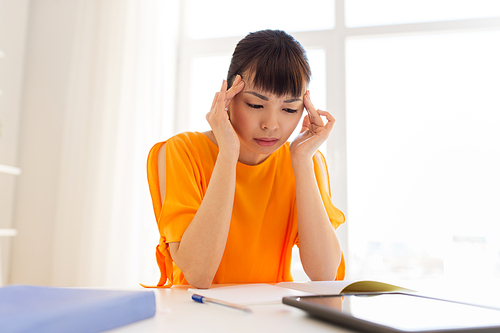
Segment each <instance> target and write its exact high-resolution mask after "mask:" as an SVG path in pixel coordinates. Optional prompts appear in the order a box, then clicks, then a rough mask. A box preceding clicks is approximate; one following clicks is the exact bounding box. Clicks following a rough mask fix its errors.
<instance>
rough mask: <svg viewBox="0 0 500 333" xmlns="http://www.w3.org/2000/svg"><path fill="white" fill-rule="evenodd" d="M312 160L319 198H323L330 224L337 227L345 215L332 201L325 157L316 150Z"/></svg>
mask: <svg viewBox="0 0 500 333" xmlns="http://www.w3.org/2000/svg"><path fill="white" fill-rule="evenodd" d="M313 161H314V175H315V176H316V182H317V183H318V188H319V191H320V193H321V198H322V199H323V204H324V206H325V209H326V213H327V214H328V218H329V219H330V222H331V223H332V226H333V227H334V228H335V229H337V228H338V227H339V226H340V225H341V224H342V223H344V222H345V215H344V213H342V211H341V210H340V209H338V208H337V207H335V205H334V204H333V203H332V198H331V195H332V193H331V189H330V175H329V174H328V167H327V165H326V160H325V157H324V156H323V154H322V153H321V152H320V151H319V150H318V151H317V152H316V154H314V157H313Z"/></svg>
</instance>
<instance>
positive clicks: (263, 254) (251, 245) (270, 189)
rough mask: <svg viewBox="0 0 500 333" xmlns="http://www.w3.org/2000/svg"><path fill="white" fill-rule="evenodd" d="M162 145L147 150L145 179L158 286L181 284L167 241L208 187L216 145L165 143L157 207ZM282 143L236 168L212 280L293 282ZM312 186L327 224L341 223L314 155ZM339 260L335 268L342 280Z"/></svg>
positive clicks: (292, 206) (292, 217) (292, 230)
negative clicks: (262, 158)
mask: <svg viewBox="0 0 500 333" xmlns="http://www.w3.org/2000/svg"><path fill="white" fill-rule="evenodd" d="M162 144H163V142H160V143H157V144H156V145H155V146H153V148H152V149H151V151H150V153H149V157H148V181H149V188H150V191H151V197H152V200H153V207H154V211H155V216H156V220H157V223H158V229H159V232H160V243H159V245H158V246H157V248H156V259H157V262H158V266H159V268H160V271H161V278H160V282H159V283H158V287H161V286H164V285H165V283H167V279H168V283H167V285H166V286H164V287H166V288H168V287H170V286H172V284H188V283H187V281H186V279H185V278H184V274H183V273H182V272H181V270H180V269H179V268H178V267H177V266H176V265H175V263H173V262H172V258H171V256H170V252H169V245H168V244H169V243H170V242H179V241H180V240H181V238H182V235H183V233H184V231H185V230H186V228H187V227H188V226H189V223H191V220H192V219H193V217H194V215H195V214H196V212H197V210H198V208H199V206H200V205H201V202H202V200H203V197H204V195H205V192H206V190H207V187H208V183H209V182H210V176H211V175H212V170H213V168H214V166H215V161H216V159H217V155H218V152H219V148H218V147H217V146H216V145H215V144H214V143H213V142H212V141H211V140H210V139H209V138H208V137H206V136H205V135H204V134H202V133H198V132H194V133H191V132H186V133H181V134H179V135H176V136H174V137H172V138H170V139H169V140H167V141H166V170H165V172H166V183H165V199H164V202H163V205H162V202H161V195H160V188H159V181H158V152H159V150H160V147H161V146H162ZM288 147H289V143H286V144H285V145H283V146H282V147H280V148H279V149H278V150H277V151H275V152H274V153H272V154H271V155H270V156H269V157H268V158H267V159H266V160H265V161H264V162H262V163H261V164H258V165H254V166H250V165H245V164H242V163H239V162H238V163H237V166H236V191H235V197H234V206H233V212H232V217H231V225H230V228H229V235H228V238H227V244H226V248H225V250H224V255H223V257H222V260H221V263H220V266H219V268H218V270H217V273H216V274H215V278H214V280H213V283H217V284H229V283H277V282H282V281H292V275H291V273H290V262H291V258H292V247H293V246H294V245H298V244H299V238H298V231H297V210H296V202H295V177H294V173H293V168H292V163H291V160H290V150H289V148H288ZM313 160H314V171H315V174H316V181H317V183H318V187H319V189H320V192H321V196H322V198H323V203H324V205H325V208H326V211H327V213H328V216H329V218H330V221H331V223H332V225H333V226H334V227H335V228H337V227H338V226H339V225H340V224H342V223H343V222H344V221H345V217H344V214H343V213H342V212H341V211H340V210H339V209H337V208H336V207H335V206H334V205H333V204H332V202H331V199H330V185H329V182H328V179H329V178H328V170H327V167H326V162H325V158H324V157H323V155H322V154H321V153H320V152H319V151H318V152H317V153H316V154H315V156H314V158H313ZM344 272H345V264H344V259H343V257H342V262H341V264H340V267H339V269H338V271H337V279H343V278H344Z"/></svg>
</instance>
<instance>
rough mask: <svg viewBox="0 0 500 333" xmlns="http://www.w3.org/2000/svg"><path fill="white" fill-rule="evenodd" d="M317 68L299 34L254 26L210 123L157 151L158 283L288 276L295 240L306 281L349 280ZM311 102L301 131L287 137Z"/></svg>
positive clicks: (152, 160) (153, 155) (152, 178)
mask: <svg viewBox="0 0 500 333" xmlns="http://www.w3.org/2000/svg"><path fill="white" fill-rule="evenodd" d="M310 74H311V72H310V68H309V64H308V61H307V58H306V54H305V51H304V49H303V48H302V46H301V45H300V44H299V43H298V42H297V41H296V40H295V39H294V38H293V37H291V36H290V35H288V34H286V33H285V32H283V31H279V30H264V31H258V32H255V33H250V34H249V35H247V36H246V37H245V38H244V39H242V40H241V41H240V42H239V43H238V45H237V46H236V49H235V51H234V53H233V56H232V60H231V65H230V67H229V72H228V76H227V82H226V81H225V80H224V81H223V83H222V87H221V89H220V91H219V92H217V93H216V94H215V97H214V99H213V103H212V107H211V109H210V112H208V114H207V116H206V118H207V121H208V123H209V124H210V127H211V128H212V130H211V131H208V132H204V133H199V132H188V133H182V134H179V135H176V136H174V137H172V138H170V139H169V140H167V141H166V142H160V143H158V144H156V145H155V146H154V147H153V148H152V149H151V152H150V155H149V158H148V179H149V184H150V190H151V195H152V199H153V206H154V210H155V215H156V219H157V223H158V228H159V232H160V244H159V245H158V246H157V251H156V258H157V262H158V265H159V267H160V271H161V279H160V282H159V283H158V286H164V285H165V284H167V285H166V286H165V287H170V286H171V285H172V284H190V285H192V286H194V287H197V288H208V287H210V285H211V284H212V283H218V284H228V283H260V282H264V283H266V282H267V283H277V282H281V281H292V276H291V273H290V262H291V256H292V247H293V246H294V245H298V246H299V251H300V258H301V262H302V265H303V267H304V270H305V272H306V274H307V275H308V276H309V278H310V279H311V280H334V279H343V277H344V261H343V256H342V251H341V248H340V245H339V242H338V239H337V236H336V234H335V228H336V227H338V226H339V225H340V224H341V223H343V222H344V220H345V219H344V214H343V213H342V212H341V211H340V210H338V209H337V208H336V207H335V206H334V205H333V204H332V202H331V198H330V185H329V180H328V171H327V166H326V162H325V159H324V157H323V155H322V154H321V153H320V152H319V151H317V149H318V148H319V146H320V145H321V144H322V143H323V142H325V140H326V139H327V138H328V136H329V134H330V132H331V130H332V128H333V125H334V123H335V119H334V118H333V116H332V115H331V114H329V113H328V112H326V111H320V110H317V109H315V108H314V106H313V104H312V102H311V98H310V94H309V91H308V90H307V87H308V84H309V80H310ZM304 108H305V110H306V111H307V115H306V116H305V117H304V120H303V122H302V128H301V132H300V134H299V135H298V136H297V137H296V138H292V139H293V141H292V142H291V143H289V142H287V140H288V138H289V137H290V135H291V134H292V132H293V131H294V129H295V128H296V127H297V125H298V124H299V122H300V119H301V116H302V113H303V110H304ZM320 116H324V117H325V118H326V124H325V123H324V122H323V121H322V119H321V117H320Z"/></svg>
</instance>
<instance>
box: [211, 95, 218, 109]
mask: <svg viewBox="0 0 500 333" xmlns="http://www.w3.org/2000/svg"><path fill="white" fill-rule="evenodd" d="M218 96H219V93H218V92H216V93H215V95H214V99H213V101H212V106H211V107H210V111H212V110H213V109H214V107H215V103H217V97H218Z"/></svg>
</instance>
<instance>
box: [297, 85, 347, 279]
mask: <svg viewBox="0 0 500 333" xmlns="http://www.w3.org/2000/svg"><path fill="white" fill-rule="evenodd" d="M304 106H305V108H306V110H307V112H308V115H307V116H306V117H305V118H304V122H303V124H302V130H301V133H300V134H299V136H298V137H297V138H296V139H295V140H294V141H293V142H292V144H291V145H290V151H291V155H292V166H293V171H294V174H295V187H296V198H297V220H298V233H299V245H300V246H299V253H300V259H301V261H302V266H303V267H304V271H305V272H306V274H307V276H309V278H310V279H311V280H313V281H314V280H335V277H336V275H337V269H338V267H339V265H340V261H341V248H340V243H339V241H338V239H337V236H336V234H335V230H334V229H333V227H332V225H331V223H330V220H329V218H328V214H327V213H326V209H325V206H324V204H323V200H322V198H321V194H320V191H319V188H318V184H317V182H316V178H315V175H314V164H313V155H314V153H315V152H316V150H317V149H318V148H319V146H320V145H321V144H322V143H323V142H324V141H325V140H326V139H327V138H328V136H329V134H330V132H331V130H332V128H333V125H334V123H335V119H334V118H333V116H332V115H331V114H329V113H328V112H326V111H320V110H316V109H315V108H314V106H313V105H312V103H311V100H310V96H309V92H307V93H306V95H305V96H304ZM320 116H325V117H326V118H327V123H326V124H323V121H322V120H321V117H320Z"/></svg>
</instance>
